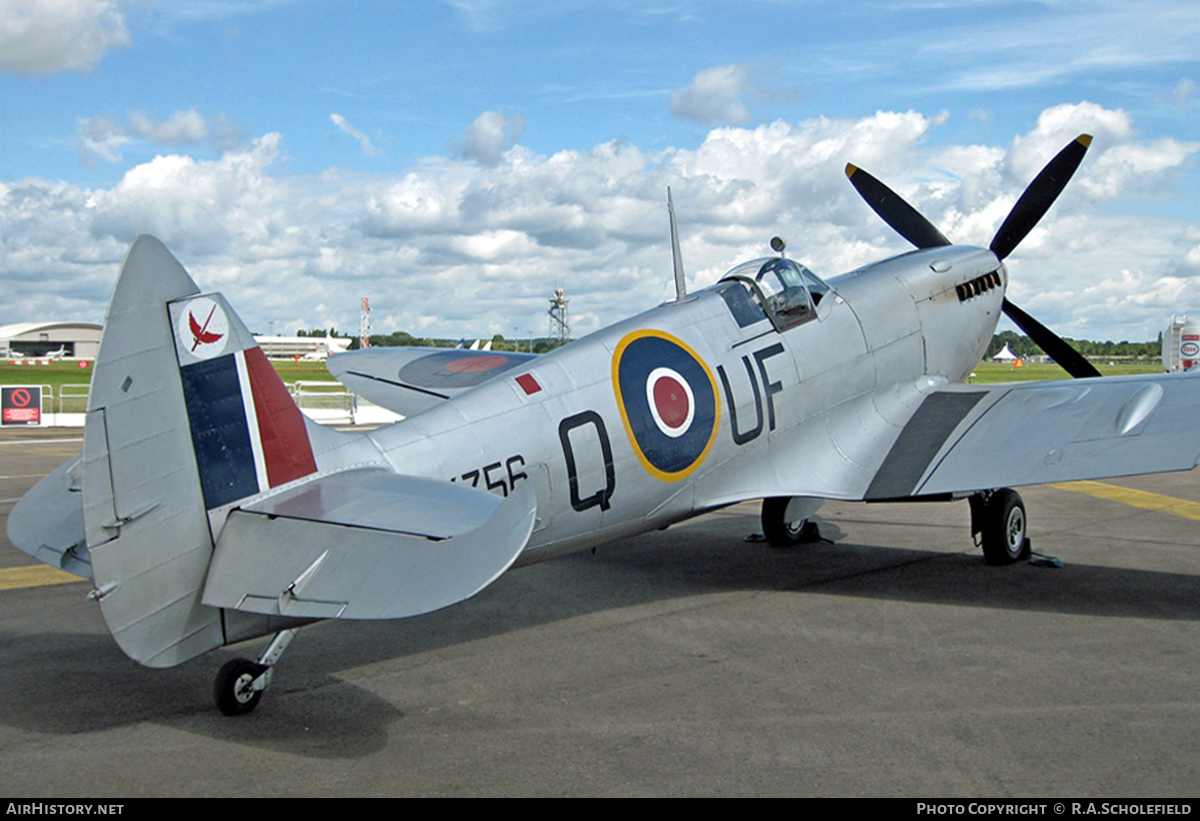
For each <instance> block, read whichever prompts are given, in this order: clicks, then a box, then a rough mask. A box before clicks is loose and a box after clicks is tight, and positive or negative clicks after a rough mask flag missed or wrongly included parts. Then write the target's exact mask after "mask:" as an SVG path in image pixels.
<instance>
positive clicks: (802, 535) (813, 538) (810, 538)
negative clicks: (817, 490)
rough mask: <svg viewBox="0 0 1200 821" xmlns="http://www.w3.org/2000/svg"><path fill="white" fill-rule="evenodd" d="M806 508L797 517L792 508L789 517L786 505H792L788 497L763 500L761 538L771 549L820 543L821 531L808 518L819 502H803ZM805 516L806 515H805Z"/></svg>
mask: <svg viewBox="0 0 1200 821" xmlns="http://www.w3.org/2000/svg"><path fill="white" fill-rule="evenodd" d="M805 502H806V503H807V504H806V507H807V508H811V512H810V510H808V509H805V510H801V511H800V514H801V515H797V511H796V509H795V508H794V507H793V509H792V514H791V517H790V518H789V514H788V505H789V504H791V503H792V497H790V496H775V497H770V498H767V499H763V504H762V528H763V537H764V538H765V539H766V540H767V543H768V544H770V545H771V546H772V547H795V546H796V545H799V544H812V543H814V542H819V541H821V531H820V530H819V529H818V528H817V523H816V522H814V521H812V519H810V518H809V516H811V515H812V513H815V512H816V511H817V509H818V508H820V506H821V505H820V502H819V500H805ZM805 514H807V515H805Z"/></svg>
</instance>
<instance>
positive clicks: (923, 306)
mask: <svg viewBox="0 0 1200 821" xmlns="http://www.w3.org/2000/svg"><path fill="white" fill-rule="evenodd" d="M1089 142H1090V137H1087V136H1086V135H1084V136H1082V137H1080V138H1079V139H1077V140H1076V141H1074V142H1072V143H1071V144H1070V145H1068V146H1067V147H1066V148H1065V149H1064V150H1063V151H1062V152H1061V153H1060V154H1059V155H1058V156H1057V157H1055V158H1054V159H1053V160H1051V162H1050V163H1049V165H1047V167H1046V168H1045V169H1044V170H1043V171H1042V173H1041V174H1040V175H1039V176H1038V177H1037V179H1035V180H1034V182H1033V183H1032V184H1031V185H1030V187H1029V188H1028V189H1027V190H1026V192H1025V193H1024V194H1023V195H1022V197H1021V199H1020V200H1019V201H1018V202H1017V204H1016V205H1015V206H1014V208H1013V211H1012V213H1011V214H1010V215H1009V217H1008V218H1007V220H1006V221H1005V223H1004V225H1003V226H1002V227H1001V229H1000V231H999V233H998V234H997V236H996V238H995V240H993V242H992V243H991V246H990V247H989V248H972V247H963V246H955V245H952V244H951V243H950V241H949V240H947V239H946V238H945V237H944V236H942V234H941V233H940V232H939V231H938V230H937V229H936V228H935V227H934V226H933V225H932V224H930V223H929V222H928V221H927V220H926V219H925V218H924V217H922V216H921V215H920V214H919V213H917V211H915V210H914V209H913V208H912V207H911V206H909V205H908V204H907V203H905V202H904V201H903V200H901V199H900V198H899V197H898V196H897V195H896V194H895V193H894V192H892V191H891V190H889V189H888V188H887V187H885V186H884V185H883V184H882V183H880V182H879V181H878V180H876V179H874V178H873V177H871V176H870V175H868V174H866V173H865V172H863V171H861V170H859V169H856V168H855V167H854V166H848V167H847V173H848V174H849V176H850V180H851V182H852V183H853V184H854V186H855V187H856V188H857V189H858V191H859V192H860V193H861V194H862V195H863V196H864V198H865V199H866V200H867V202H868V203H869V204H870V206H871V207H872V208H874V209H875V211H876V212H878V213H879V214H880V216H882V217H883V219H884V220H886V221H887V222H888V223H889V224H890V225H891V226H892V227H894V228H895V229H896V230H897V231H899V233H900V234H902V235H903V236H904V237H905V238H907V239H908V240H910V241H911V242H912V243H913V244H914V245H915V246H917V249H918V250H915V251H911V252H909V253H907V254H902V255H900V256H897V257H893V258H891V259H886V260H883V261H882V262H878V263H875V264H873V265H868V266H866V267H864V268H860V269H858V270H855V271H851V272H849V273H846V274H842V275H841V276H838V277H835V278H833V279H829V280H822V279H820V278H818V277H817V276H815V275H814V274H813V273H811V272H810V271H808V270H807V269H806V268H805V267H804V266H803V265H800V264H798V263H797V262H795V261H794V260H791V259H788V258H787V257H786V256H785V255H784V253H783V244H782V242H780V241H778V240H776V241H774V242H773V243H772V247H773V248H774V249H775V251H776V252H777V253H778V256H775V257H771V258H766V259H757V260H754V261H752V262H746V263H744V264H741V265H738V266H737V267H735V268H734V269H733V270H731V271H730V272H729V273H728V274H726V275H725V276H724V277H723V278H722V279H721V280H720V281H719V282H718V283H717V284H716V285H713V286H712V287H710V288H706V289H704V290H702V291H699V292H697V293H694V294H691V295H689V294H687V293H686V292H685V288H684V286H683V277H682V265H681V264H680V261H679V255H678V234H677V232H676V231H675V228H674V214H673V210H672V217H671V224H672V241H673V248H674V249H675V269H676V287H677V297H676V298H675V299H673V300H672V301H670V302H667V303H665V304H663V305H661V306H659V307H657V308H654V309H653V310H650V311H648V312H646V313H644V314H641V315H640V316H636V317H634V318H633V319H629V320H626V321H624V322H621V323H619V324H617V325H614V326H613V327H611V328H608V329H606V330H603V331H600V332H598V333H595V334H592V335H590V336H588V337H585V338H583V339H580V340H577V341H575V342H572V343H571V344H569V345H566V346H565V347H562V348H560V349H558V350H556V351H554V352H553V353H550V354H547V355H545V356H538V357H534V356H530V355H521V354H512V353H500V352H483V351H469V350H445V349H438V350H430V349H417V348H382V349H381V348H375V349H368V350H364V351H357V352H351V353H347V354H341V355H337V356H332V357H330V358H329V360H328V367H329V370H330V371H331V372H332V373H333V374H334V375H335V376H337V377H338V378H339V379H341V380H342V381H343V382H344V383H345V384H347V385H348V386H350V387H351V388H353V389H354V390H356V391H358V392H360V393H361V394H362V395H363V396H366V397H367V398H369V399H371V400H373V401H375V402H377V403H379V404H382V405H384V406H386V407H389V408H391V409H393V410H396V411H398V412H400V413H402V414H405V415H406V417H407V418H405V419H404V420H402V421H400V422H397V423H395V424H393V425H390V426H388V427H384V428H380V429H377V430H373V431H370V432H355V433H342V432H338V431H333V430H330V429H326V428H322V427H320V426H317V425H314V424H311V423H310V422H308V421H307V420H306V419H305V418H304V417H303V416H302V415H301V413H300V411H299V410H297V408H296V406H295V404H294V403H293V402H292V400H291V398H290V397H289V396H288V393H287V391H286V389H285V388H284V386H283V384H282V383H281V382H280V380H279V378H278V377H277V376H276V374H275V372H274V370H273V369H272V367H271V365H270V364H269V363H268V362H267V360H266V357H265V356H264V355H263V353H262V351H261V350H260V349H259V348H258V346H257V345H256V344H255V342H254V339H253V337H252V336H251V335H250V333H249V331H247V329H246V327H245V325H243V324H242V322H241V321H240V320H239V319H238V317H237V315H236V314H235V313H234V312H233V310H232V309H231V308H230V306H229V305H228V304H227V303H226V301H225V299H224V297H222V296H221V295H220V294H216V293H212V294H202V293H201V292H200V289H199V288H197V286H196V284H195V283H194V282H193V281H192V280H191V278H190V277H189V276H188V275H187V273H186V272H185V271H184V269H183V268H182V267H181V266H180V264H179V263H178V262H177V261H176V260H175V259H174V257H172V256H171V254H170V253H168V251H167V250H166V248H164V247H163V246H162V245H161V244H160V243H159V242H158V241H157V240H155V239H153V238H151V237H140V238H139V239H138V240H137V241H136V242H134V244H133V247H132V248H131V249H130V250H129V254H128V256H127V257H126V258H125V262H124V265H123V267H122V269H121V273H120V276H119V277H118V279H117V283H116V286H115V288H114V289H113V294H112V301H111V302H110V304H109V307H108V313H107V317H106V320H105V326H104V337H103V340H102V342H101V344H100V352H99V356H98V357H97V360H96V365H95V370H94V375H93V377H92V387H91V395H90V397H89V401H88V411H87V421H86V427H85V431H84V443H83V455H82V457H81V458H79V459H76V460H74V461H72V462H69V463H67V464H65V465H63V466H62V467H60V468H59V469H58V470H56V471H55V472H54V473H52V474H51V475H50V476H48V477H46V478H45V479H44V480H43V481H42V482H41V483H40V484H38V485H37V487H35V488H34V489H33V490H31V491H30V492H29V493H28V494H27V495H26V496H25V498H24V499H23V500H22V501H21V502H20V503H19V504H18V505H17V506H16V508H15V509H14V510H13V511H12V513H11V515H10V517H9V520H8V535H9V539H10V541H11V542H12V543H13V544H14V545H16V546H17V547H19V548H20V549H22V550H24V551H25V552H27V553H29V554H30V555H32V556H34V557H36V558H38V559H40V560H42V561H44V562H46V563H48V564H51V565H54V566H56V567H61V568H63V569H65V570H68V571H70V572H72V573H77V574H79V575H82V576H87V577H90V578H91V579H93V580H94V583H95V587H94V590H93V591H92V593H91V596H92V598H94V599H95V600H96V601H97V602H98V603H99V605H100V610H101V612H102V614H103V616H104V619H105V621H106V623H107V625H108V627H109V629H110V631H111V632H112V635H113V637H114V638H115V639H116V641H117V643H118V644H119V645H120V646H121V649H122V650H124V651H125V652H126V653H127V654H128V655H129V656H131V657H132V658H134V659H136V660H137V661H139V662H141V663H142V664H145V665H148V666H151V667H169V666H172V665H176V664H179V663H181V662H183V661H186V660H188V659H190V658H193V657H195V656H197V655H199V654H201V653H204V652H206V651H208V650H212V649H214V648H218V647H222V646H224V645H228V644H234V643H237V642H241V641H245V640H246V639H250V638H254V637H257V636H263V635H270V634H275V638H274V640H273V641H272V642H271V643H270V645H269V646H268V648H267V650H266V651H265V652H264V653H263V655H262V656H261V657H260V658H259V659H258V660H257V661H248V660H244V659H237V660H234V661H231V662H230V663H228V664H227V665H225V667H224V668H222V670H221V672H220V673H219V674H218V676H217V679H216V683H215V695H216V701H217V704H218V706H219V707H220V709H221V710H222V711H223V712H225V713H226V714H231V715H232V714H238V713H245V712H248V711H250V710H253V709H254V707H255V706H256V705H257V703H258V701H259V698H260V697H261V695H262V692H263V690H264V689H265V688H266V687H267V685H268V683H269V681H270V678H271V673H272V668H273V666H274V664H275V663H276V662H277V661H278V660H279V656H280V654H281V653H282V652H283V650H284V648H285V647H286V646H287V644H288V642H289V641H290V640H291V638H292V637H293V635H294V634H295V630H296V629H297V628H298V627H299V626H301V625H303V624H307V623H310V622H312V621H315V620H319V619H339V618H340V619H395V618H403V617H406V616H415V615H417V614H420V613H427V612H429V611H431V610H435V609H438V608H441V607H445V606H447V605H450V604H453V603H455V602H458V601H461V600H463V599H466V598H467V597H469V596H471V595H473V594H474V593H476V592H478V591H479V590H481V589H482V588H483V587H485V586H486V585H488V584H489V583H490V582H492V581H494V580H495V579H496V578H497V577H498V576H499V575H500V574H501V573H503V572H504V571H505V570H507V569H508V568H509V567H510V566H512V565H513V564H514V563H529V562H533V561H538V560H540V559H543V558H547V557H550V556H554V555H558V554H562V553H566V552H569V551H575V550H580V549H581V548H587V547H590V546H593V545H597V544H600V543H602V542H606V541H610V540H612V539H617V538H620V537H623V536H628V535H630V534H635V533H639V532H642V531H646V530H650V529H652V528H661V527H665V526H667V525H669V524H671V523H673V522H677V521H680V520H682V519H687V518H688V517H691V516H696V515H698V514H700V513H703V512H705V511H710V510H714V509H716V508H719V507H722V506H723V505H730V504H733V503H735V502H741V501H744V500H748V499H764V500H765V501H764V502H763V508H762V516H763V530H764V532H765V534H766V536H767V539H768V540H769V541H770V542H771V543H773V544H776V545H787V544H794V543H798V542H800V541H803V540H806V539H811V538H812V536H813V530H814V528H813V526H812V525H811V524H806V520H808V519H809V517H811V516H812V515H813V513H814V512H815V511H816V510H817V508H818V507H819V506H820V503H821V500H823V499H844V500H867V501H872V500H879V501H885V500H886V501H903V500H952V499H961V498H968V499H970V510H971V529H972V532H973V533H974V534H978V535H979V536H980V537H981V542H982V546H983V553H984V557H985V559H986V560H987V561H988V562H990V563H992V564H1006V563H1010V562H1013V561H1016V560H1018V559H1020V558H1021V557H1022V556H1024V555H1025V553H1026V552H1027V550H1028V540H1027V538H1026V535H1025V532H1026V529H1025V509H1024V506H1023V504H1022V502H1021V498H1020V496H1018V495H1017V493H1016V492H1014V491H1013V490H1011V489H1009V487H1010V486H1012V485H1023V484H1038V483H1044V482H1057V481H1064V480H1071V479H1087V478H1099V477H1107V476H1117V475H1130V474H1138V473H1152V472H1159V471H1171V470H1187V469H1191V468H1193V467H1195V465H1196V464H1197V458H1198V456H1200V442H1198V441H1197V437H1196V436H1195V433H1194V429H1195V418H1196V414H1197V410H1198V409H1200V378H1198V377H1197V376H1195V375H1192V374H1182V375H1166V374H1162V375H1146V376H1133V377H1125V378H1112V379H1100V378H1098V377H1099V374H1098V373H1096V371H1095V370H1094V369H1092V368H1091V366H1090V365H1088V363H1087V362H1086V361H1085V360H1084V359H1083V358H1082V357H1080V356H1079V355H1078V354H1077V353H1075V352H1074V351H1073V350H1072V349H1071V348H1070V347H1069V346H1068V345H1067V344H1066V343H1065V342H1063V340H1061V339H1060V338H1059V337H1057V336H1055V335H1054V334H1053V333H1052V332H1050V331H1049V330H1047V329H1046V328H1044V327H1043V326H1042V325H1040V324H1039V323H1038V322H1037V321H1036V320H1034V319H1032V318H1031V317H1029V316H1028V315H1027V314H1025V313H1023V312H1022V311H1021V310H1020V309H1018V308H1017V307H1016V306H1014V305H1013V304H1012V303H1010V302H1008V301H1007V300H1006V299H1005V296H1004V294H1005V290H1006V288H1007V286H1008V274H1007V271H1006V270H1005V267H1004V264H1003V262H1002V260H1003V259H1004V258H1005V257H1006V256H1008V254H1009V253H1010V252H1011V251H1012V250H1013V249H1014V248H1015V247H1016V245H1017V243H1019V242H1020V241H1021V239H1022V238H1023V237H1024V236H1025V235H1026V234H1028V232H1029V231H1030V230H1031V229H1032V228H1033V226H1034V224H1035V223H1036V222H1037V221H1038V220H1039V219H1040V218H1041V216H1042V215H1043V214H1044V213H1045V212H1046V210H1047V209H1048V208H1049V207H1050V205H1051V203H1052V202H1053V201H1054V199H1055V198H1056V197H1057V196H1058V194H1059V192H1060V191H1061V190H1062V188H1063V186H1064V185H1065V184H1066V182H1067V179H1068V178H1069V177H1070V176H1071V174H1072V173H1073V172H1074V170H1075V169H1076V167H1078V165H1079V163H1080V162H1081V161H1082V159H1083V155H1084V153H1085V151H1086V149H1087V145H1088V143H1089ZM1002 311H1003V312H1005V313H1007V314H1008V315H1009V316H1010V317H1011V318H1012V319H1013V320H1014V321H1015V322H1016V323H1017V325H1019V326H1020V327H1021V328H1022V329H1023V330H1024V331H1025V332H1026V333H1028V334H1029V336H1030V337H1031V338H1032V339H1033V340H1034V341H1036V342H1037V343H1038V344H1039V345H1040V346H1041V347H1042V348H1043V350H1045V351H1046V352H1047V353H1049V354H1050V355H1051V356H1052V357H1053V358H1054V359H1055V360H1056V361H1058V362H1059V363H1060V364H1062V365H1063V366H1064V367H1065V368H1066V369H1067V370H1068V372H1070V373H1071V375H1072V376H1075V377H1081V378H1079V379H1077V380H1075V381H1069V380H1066V381H1057V382H1042V383H1028V384H1009V385H992V386H976V385H965V384H962V382H963V380H964V379H965V378H966V377H967V376H968V375H969V374H970V372H971V369H972V368H973V367H974V366H975V364H976V363H977V362H978V361H979V359H980V357H981V356H982V355H983V353H984V351H985V350H986V348H987V345H988V342H989V341H990V340H991V338H992V334H993V332H994V331H995V328H996V323H997V321H998V319H999V317H1000V314H1001V312H1002Z"/></svg>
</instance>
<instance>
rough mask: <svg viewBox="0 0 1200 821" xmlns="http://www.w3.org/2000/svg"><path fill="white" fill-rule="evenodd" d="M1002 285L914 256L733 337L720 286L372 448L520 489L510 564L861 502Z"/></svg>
mask: <svg viewBox="0 0 1200 821" xmlns="http://www.w3.org/2000/svg"><path fill="white" fill-rule="evenodd" d="M1006 284H1007V280H1006V274H1005V272H1004V269H1003V267H1002V266H1001V264H1000V262H999V260H998V259H997V258H996V257H995V255H994V254H992V253H991V252H990V251H987V250H985V249H979V248H969V247H961V246H958V247H942V248H935V249H928V250H924V251H914V252H911V253H908V254H903V255H901V256H897V257H893V258H891V259H887V260H884V261H882V262H878V263H875V264H872V265H869V266H867V267H864V268H860V269H857V270H854V271H851V272H849V273H846V274H843V275H841V276H839V277H837V278H835V279H832V280H830V281H829V282H828V286H829V287H830V290H829V292H828V293H826V294H824V295H823V297H821V298H820V300H819V303H818V304H817V305H816V306H815V310H814V311H813V315H812V316H810V317H808V318H807V319H806V320H805V321H802V322H799V323H798V324H795V325H793V326H791V327H788V328H787V329H786V330H783V331H780V330H778V328H777V326H776V324H775V323H773V322H772V321H771V320H770V319H769V318H768V317H767V316H765V315H764V316H763V317H762V318H761V319H757V320H755V319H754V317H749V318H747V317H746V316H745V315H743V316H742V319H741V321H740V322H739V320H738V319H737V318H736V317H735V312H734V310H733V308H732V304H731V302H730V300H729V299H727V298H724V297H723V296H722V295H721V293H720V292H719V291H720V289H721V286H720V285H718V286H714V288H709V289H706V290H703V291H700V292H698V293H696V294H694V295H692V296H690V297H688V298H687V299H686V300H683V301H679V302H669V303H666V304H664V305H661V306H659V307H657V308H654V309H652V310H650V311H647V312H645V313H643V314H641V315H639V316H636V317H633V318H631V319H629V320H626V321H624V322H621V323H618V324H617V325H614V326H612V327H609V328H606V329H604V330H602V331H599V332H597V333H594V334H591V335H589V336H587V337H584V338H582V339H579V340H577V341H575V342H572V343H571V344H570V345H567V346H565V347H563V348H560V349H558V350H556V351H554V352H552V353H550V354H547V355H545V356H543V357H539V358H537V359H536V360H531V361H530V363H529V365H528V366H527V367H524V368H520V369H514V370H512V371H510V372H507V373H505V374H503V375H501V376H498V377H496V378H494V379H492V380H490V381H488V382H486V383H484V384H482V385H479V386H478V387H476V388H474V389H471V390H469V391H467V392H465V393H463V394H461V395H459V396H457V397H455V398H453V399H451V400H448V401H446V402H444V403H441V404H439V405H437V406H436V407H433V408H431V409H429V410H426V411H424V412H421V413H419V414H416V415H414V416H412V417H410V418H408V419H406V420H404V421H402V422H400V423H397V424H396V425H393V426H390V427H388V428H384V429H380V430H378V431H375V432H374V433H372V434H371V435H370V438H371V440H372V441H373V442H374V443H375V444H376V446H377V447H378V448H379V449H380V451H381V452H382V454H383V456H384V458H385V459H386V460H387V462H388V463H390V465H391V467H392V468H393V469H394V470H395V471H397V472H400V473H407V474H417V475H422V476H428V477H431V478H442V479H447V480H449V481H452V482H459V483H466V484H470V485H472V486H474V487H478V488H480V489H483V490H488V491H491V492H493V493H496V494H500V495H505V496H507V495H508V494H509V493H510V492H511V491H512V489H513V488H514V487H516V485H517V484H518V483H521V482H528V483H530V484H531V485H532V486H533V489H534V491H535V493H536V494H537V500H538V502H537V510H538V514H537V517H538V518H537V524H536V525H535V530H534V533H533V536H532V538H531V539H530V542H529V544H528V546H527V548H526V550H525V553H524V555H523V557H522V559H521V561H522V562H523V563H524V562H529V561H535V560H537V559H540V558H543V557H547V556H551V555H557V554H559V553H564V552H569V551H572V550H577V549H582V548H586V547H589V546H592V545H596V544H599V543H601V542H605V541H608V540H611V539H614V538H619V537H621V536H625V535H629V534H632V533H637V532H642V531H645V530H649V529H652V528H655V527H661V526H665V525H667V524H670V523H672V522H675V521H679V520H681V519H684V518H687V517H689V516H693V515H695V514H697V513H700V512H703V511H704V510H709V509H712V508H714V507H718V506H721V505H724V504H729V503H731V502H734V501H739V500H743V499H747V498H755V497H756V496H760V495H779V488H780V487H781V486H782V487H785V488H789V489H790V491H789V492H790V493H791V494H792V495H797V496H802V495H803V496H818V497H824V498H835V497H838V496H844V495H845V493H846V492H845V490H844V488H845V487H847V486H848V483H847V481H846V479H847V476H849V477H851V478H852V481H850V482H849V485H851V486H853V485H854V484H855V482H856V481H857V482H858V484H860V485H861V486H862V487H863V488H864V489H865V487H866V483H868V482H869V481H870V478H871V476H872V475H873V474H874V472H875V470H876V469H877V468H878V466H879V460H880V459H881V458H882V454H883V453H886V447H887V446H888V445H890V441H889V437H890V439H894V438H895V436H896V435H898V433H899V431H900V427H901V426H902V425H903V423H904V421H905V420H906V419H907V415H908V413H909V412H910V411H909V410H905V408H904V406H905V403H911V402H913V401H919V398H920V391H921V390H922V389H923V386H934V385H939V384H944V383H945V382H961V381H963V380H964V379H965V378H966V377H967V376H968V375H969V374H970V372H971V369H972V368H973V367H974V366H975V365H976V363H978V361H979V359H980V357H981V356H982V355H983V353H984V352H985V350H986V347H987V344H988V342H989V341H990V340H991V338H992V334H993V333H994V331H995V327H996V323H997V320H998V318H999V316H1000V308H1001V302H1002V299H1003V295H1004V287H1005V286H1006ZM555 433H556V434H557V435H554V434H555ZM548 434H549V435H548ZM781 443H784V444H787V445H789V446H787V447H770V446H771V445H777V444H781ZM881 445H882V447H881ZM795 454H809V455H810V456H811V459H804V458H803V457H802V458H801V459H800V460H799V463H797V460H796V458H795V456H794V455H795ZM823 489H824V490H825V492H824V493H823ZM859 498H861V496H859Z"/></svg>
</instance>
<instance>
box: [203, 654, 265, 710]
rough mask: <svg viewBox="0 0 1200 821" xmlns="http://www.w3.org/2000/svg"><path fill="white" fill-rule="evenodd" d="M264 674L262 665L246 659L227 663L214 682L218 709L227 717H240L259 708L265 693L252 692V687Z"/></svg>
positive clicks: (214, 694) (259, 691)
mask: <svg viewBox="0 0 1200 821" xmlns="http://www.w3.org/2000/svg"><path fill="white" fill-rule="evenodd" d="M262 672H263V667H262V665H259V664H255V663H254V662H252V661H247V660H246V659H234V660H233V661H230V662H227V663H226V664H225V666H223V667H222V668H221V670H220V672H218V673H217V678H216V680H215V681H214V682H213V697H214V698H215V699H216V701H217V709H219V710H220V711H221V712H222V713H224V714H225V715H227V716H240V715H245V714H246V713H248V712H250V711H251V710H253V709H254V708H255V707H257V706H258V701H259V699H261V698H262V694H263V691H262V690H252V689H251V687H250V686H251V685H252V684H253V683H254V680H255V679H256V678H258V677H259V676H260V675H261V674H262Z"/></svg>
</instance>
